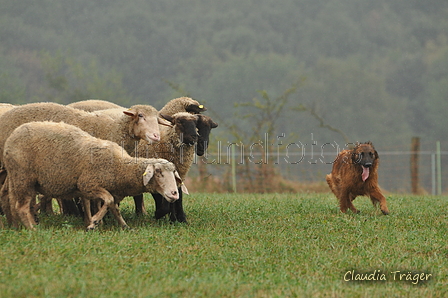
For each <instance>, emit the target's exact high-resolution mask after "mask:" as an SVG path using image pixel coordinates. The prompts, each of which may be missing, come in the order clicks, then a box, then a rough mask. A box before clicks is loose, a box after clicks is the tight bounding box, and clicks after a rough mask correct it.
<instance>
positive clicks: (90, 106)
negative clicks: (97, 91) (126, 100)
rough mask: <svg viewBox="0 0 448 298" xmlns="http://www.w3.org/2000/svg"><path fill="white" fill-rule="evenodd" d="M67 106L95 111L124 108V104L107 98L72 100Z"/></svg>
mask: <svg viewBox="0 0 448 298" xmlns="http://www.w3.org/2000/svg"><path fill="white" fill-rule="evenodd" d="M67 106H68V107H72V108H75V109H79V110H83V111H86V112H93V111H99V110H106V109H119V108H122V109H124V108H123V107H122V106H119V105H117V104H114V103H113V102H110V101H106V100H99V99H88V100H83V101H77V102H72V103H71V104H68V105H67Z"/></svg>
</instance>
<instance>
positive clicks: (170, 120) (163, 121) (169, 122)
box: [157, 113, 174, 127]
mask: <svg viewBox="0 0 448 298" xmlns="http://www.w3.org/2000/svg"><path fill="white" fill-rule="evenodd" d="M157 119H158V121H159V124H160V125H165V126H168V127H173V124H174V117H172V116H169V115H164V114H160V113H159V117H158V118H157Z"/></svg>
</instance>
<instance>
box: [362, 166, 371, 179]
mask: <svg viewBox="0 0 448 298" xmlns="http://www.w3.org/2000/svg"><path fill="white" fill-rule="evenodd" d="M369 173H370V170H369V168H366V167H364V166H363V167H362V175H361V177H362V181H366V180H367V178H369Z"/></svg>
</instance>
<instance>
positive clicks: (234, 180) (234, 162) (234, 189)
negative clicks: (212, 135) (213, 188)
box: [231, 144, 236, 192]
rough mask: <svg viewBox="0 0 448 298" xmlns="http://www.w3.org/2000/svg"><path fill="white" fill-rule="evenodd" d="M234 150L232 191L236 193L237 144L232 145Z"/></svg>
mask: <svg viewBox="0 0 448 298" xmlns="http://www.w3.org/2000/svg"><path fill="white" fill-rule="evenodd" d="M231 146H232V148H231V150H232V189H233V192H236V160H235V144H232V145H231Z"/></svg>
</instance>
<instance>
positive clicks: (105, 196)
mask: <svg viewBox="0 0 448 298" xmlns="http://www.w3.org/2000/svg"><path fill="white" fill-rule="evenodd" d="M94 197H95V198H99V199H101V200H103V202H104V205H103V206H102V207H101V208H100V210H99V211H98V212H97V213H96V214H95V215H94V216H93V217H92V219H91V221H90V224H89V226H87V230H93V229H95V227H96V226H97V225H98V224H99V223H100V221H101V220H102V219H103V217H104V215H106V213H107V210H108V209H109V210H111V212H112V214H113V215H114V216H115V218H116V219H117V221H118V222H119V223H120V225H121V226H122V227H123V228H125V227H127V224H126V222H125V221H124V219H123V217H122V216H121V214H120V211H119V210H118V205H117V204H116V203H115V200H114V197H113V196H112V195H111V194H110V193H109V192H108V191H107V190H105V189H102V190H99V191H98V192H97V193H96V194H95V196H94Z"/></svg>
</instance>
